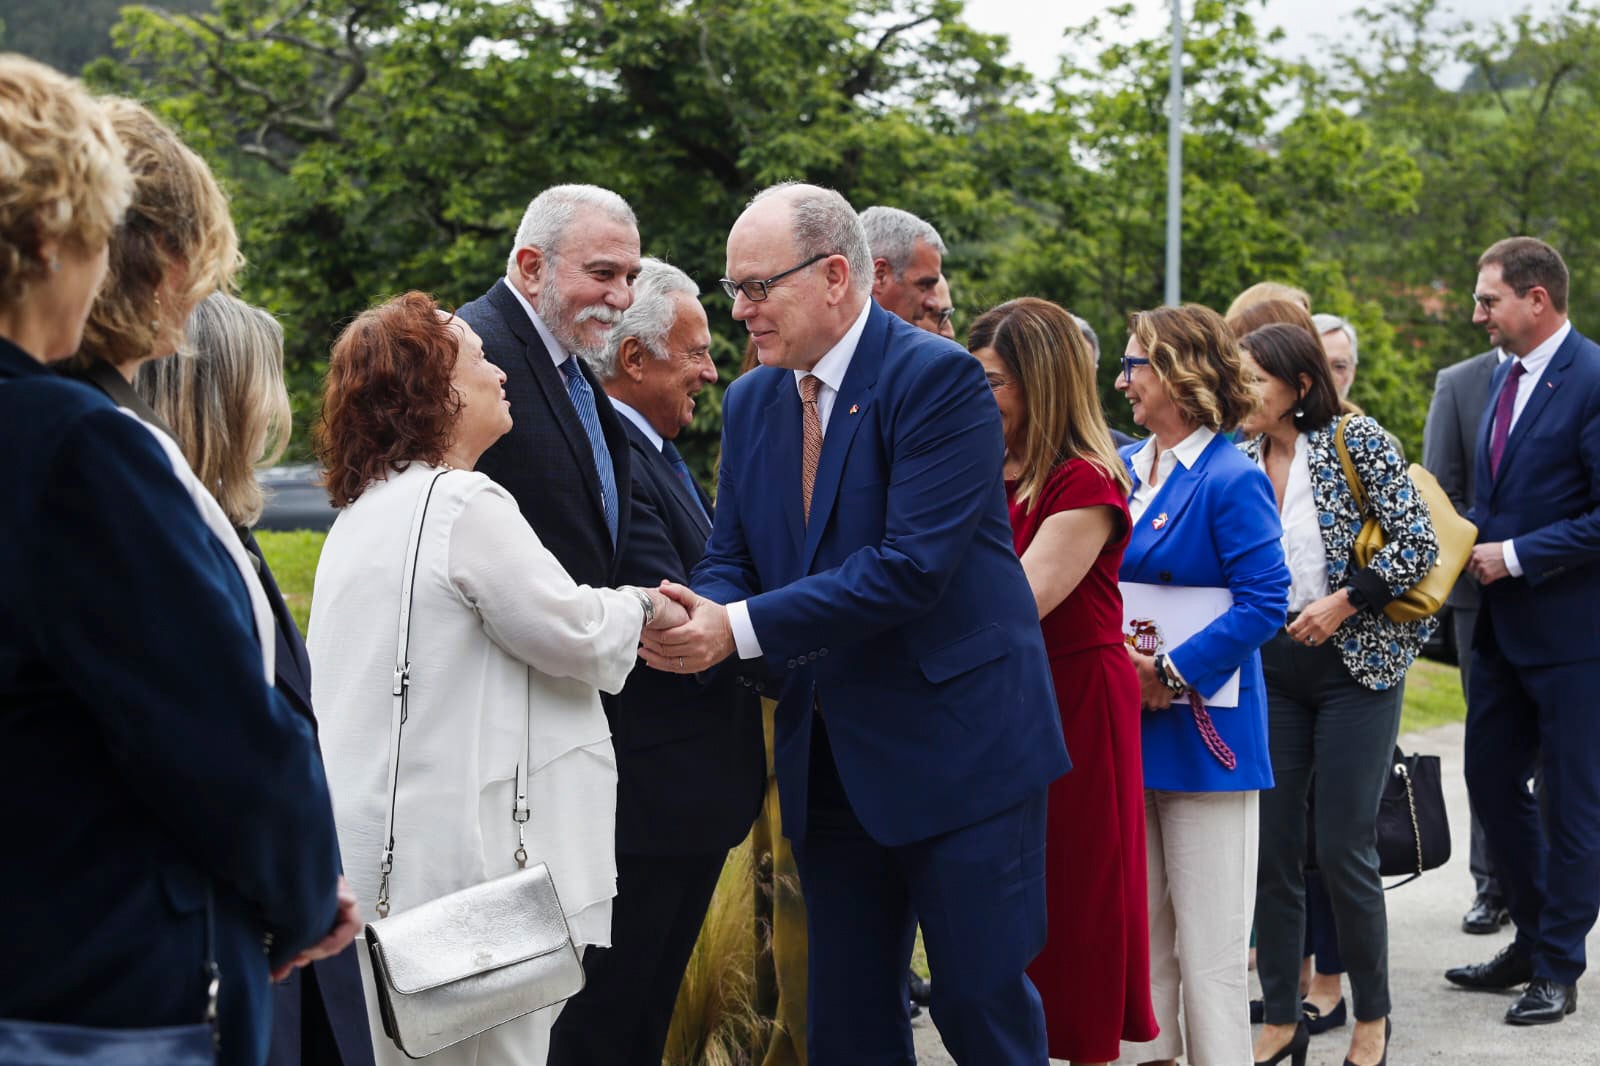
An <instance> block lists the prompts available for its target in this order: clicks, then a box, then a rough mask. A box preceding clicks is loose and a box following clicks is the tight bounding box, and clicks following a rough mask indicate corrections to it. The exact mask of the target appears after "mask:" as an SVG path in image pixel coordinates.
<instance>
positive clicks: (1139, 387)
mask: <svg viewBox="0 0 1600 1066" xmlns="http://www.w3.org/2000/svg"><path fill="white" fill-rule="evenodd" d="M1130 332H1131V336H1130V337H1129V340H1128V349H1127V354H1126V355H1125V356H1124V357H1123V361H1122V365H1123V369H1122V374H1121V375H1120V376H1119V377H1118V379H1117V389H1118V390H1119V391H1121V392H1122V393H1123V394H1124V395H1125V396H1126V397H1127V399H1128V402H1129V403H1130V404H1131V405H1132V408H1133V420H1134V421H1135V422H1136V423H1138V424H1139V425H1141V426H1143V427H1144V428H1145V429H1147V430H1149V432H1150V436H1149V437H1148V438H1147V439H1146V440H1145V441H1143V442H1141V443H1139V444H1136V445H1130V446H1129V447H1127V448H1124V449H1123V451H1122V455H1123V459H1124V461H1125V462H1127V464H1128V469H1129V471H1130V472H1131V473H1132V475H1133V493H1132V494H1131V496H1130V497H1129V501H1128V509H1129V512H1130V514H1131V515H1132V517H1133V534H1132V537H1131V539H1130V541H1129V544H1128V548H1127V551H1126V552H1125V553H1124V555H1123V560H1122V571H1121V575H1120V577H1121V581H1122V583H1123V584H1124V586H1126V585H1129V584H1133V583H1138V584H1145V585H1155V586H1158V587H1159V586H1167V587H1173V588H1178V587H1190V588H1211V589H1227V590H1228V592H1229V593H1231V596H1232V605H1231V606H1230V607H1228V608H1227V609H1226V610H1225V611H1223V612H1222V613H1221V614H1220V615H1219V616H1218V617H1217V618H1216V619H1215V620H1214V621H1212V622H1210V623H1209V624H1207V625H1205V626H1203V627H1202V628H1200V629H1199V630H1198V631H1197V632H1196V633H1194V635H1193V636H1191V637H1189V638H1188V639H1187V640H1184V641H1182V642H1181V643H1178V644H1177V645H1176V646H1175V647H1167V648H1164V649H1162V650H1161V651H1159V652H1157V653H1155V654H1144V653H1143V652H1141V651H1139V650H1137V649H1134V648H1130V650H1129V654H1130V655H1132V657H1133V660H1134V665H1135V667H1136V668H1137V669H1138V672H1139V681H1140V690H1141V695H1142V698H1143V702H1144V705H1145V712H1144V728H1143V738H1142V739H1143V747H1144V783H1145V827H1146V853H1147V857H1148V863H1149V902H1150V978H1151V998H1152V1000H1153V1001H1154V1004H1155V1009H1156V1020H1157V1022H1158V1023H1159V1024H1160V1026H1161V1034H1160V1035H1159V1036H1158V1037H1157V1038H1156V1039H1155V1040H1153V1041H1150V1042H1148V1043H1143V1044H1128V1045H1125V1046H1124V1048H1123V1055H1122V1057H1123V1059H1124V1060H1127V1061H1132V1062H1147V1063H1148V1062H1174V1061H1175V1060H1176V1059H1177V1058H1178V1057H1179V1056H1180V1055H1183V1054H1184V1053H1185V1052H1184V1045H1185V1040H1184V1033H1182V1032H1180V1029H1179V1024H1178V1014H1179V1011H1178V1004H1179V999H1180V996H1181V998H1182V1002H1183V1014H1184V1022H1185V1027H1186V1029H1187V1037H1188V1040H1187V1044H1188V1050H1187V1059H1188V1061H1189V1062H1191V1063H1194V1064H1195V1066H1213V1064H1226V1066H1232V1064H1237V1063H1242V1062H1248V1061H1250V1055H1251V1039H1250V1025H1249V1013H1248V1004H1249V996H1248V991H1247V973H1246V970H1247V958H1248V954H1249V939H1250V921H1251V914H1252V911H1253V909H1254V900H1255V886H1256V860H1257V811H1258V794H1259V792H1260V790H1261V789H1267V788H1271V787H1272V767H1271V763H1270V761H1269V758H1268V754H1267V707H1266V696H1265V692H1264V685H1263V682H1262V677H1261V656H1260V651H1259V649H1260V647H1261V645H1262V644H1264V643H1266V642H1267V640H1268V639H1270V638H1271V637H1272V635H1273V634H1274V633H1275V632H1277V630H1278V629H1279V628H1280V627H1281V626H1282V625H1283V622H1284V617H1285V614H1286V610H1287V603H1288V588H1289V572H1288V570H1287V569H1286V568H1285V566H1284V560H1283V547H1282V545H1281V543H1280V538H1281V536H1282V529H1281V527H1280V526H1279V523H1278V511H1277V506H1276V504H1275V503H1274V500H1273V496H1272V486H1271V484H1270V483H1269V482H1268V481H1267V479H1266V477H1265V475H1263V474H1262V473H1261V471H1260V470H1259V469H1257V468H1256V466H1255V465H1254V464H1253V463H1251V462H1250V461H1249V460H1247V459H1245V458H1244V456H1243V455H1241V454H1240V453H1239V451H1238V449H1236V448H1235V447H1234V446H1233V444H1232V442H1230V441H1229V440H1228V439H1227V438H1226V437H1225V436H1224V434H1226V433H1228V432H1229V431H1230V430H1232V429H1233V428H1234V427H1235V426H1236V425H1237V424H1238V423H1239V420H1240V419H1241V418H1242V417H1243V416H1244V415H1246V414H1247V413H1248V412H1249V411H1250V409H1251V408H1252V407H1253V405H1254V395H1253V392H1252V389H1251V384H1250V381H1249V379H1248V378H1247V377H1246V374H1245V372H1244V369H1243V365H1242V363H1241V361H1240V356H1239V350H1238V345H1237V344H1236V343H1235V341H1234V338H1233V335H1232V334H1231V333H1230V332H1229V330H1228V327H1227V326H1226V325H1225V324H1224V323H1223V321H1222V319H1221V317H1220V316H1218V315H1217V314H1216V313H1215V312H1214V311H1211V310H1210V309H1208V308H1205V307H1200V306H1198V305H1193V304H1189V305H1185V306H1183V307H1163V308H1158V309H1156V310H1154V311H1144V312H1140V313H1138V314H1135V315H1134V316H1133V318H1132V321H1131V323H1130ZM1157 595H1158V596H1159V593H1158V594H1157ZM1157 621H1159V617H1158V619H1157ZM1236 673H1237V674H1238V675H1239V677H1238V699H1237V705H1236V706H1216V707H1207V706H1205V705H1204V703H1203V702H1202V701H1201V699H1200V697H1206V698H1210V697H1214V696H1218V695H1220V694H1221V693H1222V691H1223V690H1224V688H1225V687H1226V686H1227V685H1228V682H1229V680H1230V679H1231V678H1232V677H1233V675H1234V674H1236ZM1194 694H1198V696H1194ZM1220 702H1221V701H1220V700H1219V703H1220Z"/></svg>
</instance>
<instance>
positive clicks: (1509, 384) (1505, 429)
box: [1489, 359, 1526, 477]
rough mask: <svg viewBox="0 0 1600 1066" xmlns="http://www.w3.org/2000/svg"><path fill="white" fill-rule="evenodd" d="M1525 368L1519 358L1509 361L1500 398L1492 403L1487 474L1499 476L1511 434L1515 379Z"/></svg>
mask: <svg viewBox="0 0 1600 1066" xmlns="http://www.w3.org/2000/svg"><path fill="white" fill-rule="evenodd" d="M1525 371H1526V368H1525V367H1524V366H1523V365H1522V360H1521V359H1513V360H1512V361H1511V373H1509V374H1507V375H1506V383H1505V384H1504V385H1502V386H1501V387H1500V398H1499V399H1498V400H1496V401H1495V405H1494V431H1493V433H1491V434H1490V436H1489V476H1490V477H1499V476H1500V457H1501V456H1502V455H1504V454H1505V453H1506V438H1507V437H1509V436H1511V412H1512V411H1514V410H1516V407H1517V380H1518V379H1519V378H1521V377H1522V375H1523V373H1525Z"/></svg>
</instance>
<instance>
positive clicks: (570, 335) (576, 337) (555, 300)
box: [536, 285, 605, 366]
mask: <svg viewBox="0 0 1600 1066" xmlns="http://www.w3.org/2000/svg"><path fill="white" fill-rule="evenodd" d="M536 310H537V311H538V312H539V318H540V320H541V321H543V322H544V327H545V329H548V330H549V331H550V335H551V336H552V337H554V338H555V339H556V343H557V344H559V345H561V347H562V348H564V349H566V352H567V354H568V355H575V356H577V357H578V358H579V359H582V360H583V361H584V362H586V363H588V364H589V365H590V366H593V365H595V363H596V361H597V360H599V359H600V357H601V355H602V354H603V353H604V352H605V342H604V341H601V342H600V343H599V344H590V343H588V342H587V341H585V340H583V338H582V336H581V335H580V333H579V331H578V328H577V327H578V325H579V324H580V323H579V321H578V315H577V314H574V315H573V316H572V320H571V322H570V323H569V321H568V318H567V307H566V304H565V303H564V302H563V301H562V299H561V292H560V290H559V289H558V288H557V287H556V286H555V285H546V286H545V287H544V288H542V289H540V290H539V306H538V307H537V308H536Z"/></svg>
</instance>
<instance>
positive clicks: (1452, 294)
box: [1329, 0, 1600, 387]
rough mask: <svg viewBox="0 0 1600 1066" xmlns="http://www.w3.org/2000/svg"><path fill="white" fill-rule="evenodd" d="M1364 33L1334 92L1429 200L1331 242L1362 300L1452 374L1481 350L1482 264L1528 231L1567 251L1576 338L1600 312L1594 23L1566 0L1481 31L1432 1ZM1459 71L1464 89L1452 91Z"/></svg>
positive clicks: (1413, 1)
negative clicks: (1401, 156)
mask: <svg viewBox="0 0 1600 1066" xmlns="http://www.w3.org/2000/svg"><path fill="white" fill-rule="evenodd" d="M1357 36H1359V38H1360V40H1361V44H1360V47H1359V48H1351V49H1348V50H1346V51H1344V52H1342V53H1341V54H1338V55H1337V57H1336V62H1335V66H1334V68H1333V69H1332V70H1331V71H1330V72H1329V73H1330V78H1331V81H1330V91H1331V92H1336V93H1337V94H1338V96H1339V98H1341V99H1343V100H1346V101H1348V102H1349V103H1350V104H1351V105H1353V106H1354V107H1355V108H1357V109H1358V114H1359V115H1360V116H1361V118H1362V120H1363V121H1364V122H1365V123H1366V124H1367V126H1368V127H1369V128H1370V129H1371V130H1372V133H1373V135H1374V136H1375V137H1377V138H1378V139H1379V140H1380V141H1382V142H1383V143H1386V144H1391V145H1394V146H1396V147H1397V148H1400V149H1403V150H1404V151H1406V152H1407V153H1409V155H1410V156H1411V158H1412V159H1413V161H1414V162H1415V164H1416V166H1417V168H1418V170H1419V171H1420V172H1421V175H1422V189H1421V191H1420V193H1419V194H1418V196H1417V198H1416V210H1415V211H1414V212H1412V213H1410V214H1409V215H1407V216H1403V217H1401V218H1399V219H1397V220H1394V221H1393V222H1382V223H1379V222H1376V220H1373V219H1362V218H1357V219H1354V220H1352V224H1351V225H1349V226H1348V227H1346V228H1344V229H1343V230H1342V231H1341V232H1340V233H1339V234H1338V239H1337V241H1336V242H1335V243H1334V244H1333V245H1332V246H1331V247H1330V248H1329V253H1330V254H1331V255H1333V256H1335V257H1337V258H1339V259H1340V260H1342V261H1343V262H1345V263H1346V264H1347V268H1348V270H1349V275H1350V277H1351V281H1352V285H1353V287H1354V288H1355V290H1356V291H1357V292H1358V293H1360V294H1361V296H1363V297H1365V298H1367V299H1372V300H1376V301H1378V302H1379V303H1380V304H1381V305H1382V307H1383V311H1384V317H1385V319H1386V320H1387V321H1388V322H1389V323H1390V324H1391V325H1392V326H1393V327H1394V328H1395V329H1397V330H1398V331H1399V332H1400V333H1401V335H1402V336H1403V337H1405V338H1406V340H1407V342H1408V343H1409V344H1411V345H1412V346H1414V348H1415V349H1416V350H1417V351H1418V352H1419V354H1420V355H1421V356H1422V358H1423V359H1424V361H1425V363H1426V365H1427V367H1429V368H1433V367H1442V366H1447V365H1449V364H1451V363H1454V362H1457V361H1459V360H1461V359H1465V358H1467V357H1468V356H1471V355H1473V354H1475V353H1477V352H1480V351H1482V350H1483V349H1484V348H1485V347H1486V346H1487V342H1486V341H1485V340H1484V337H1483V334H1482V332H1481V331H1480V330H1478V329H1476V328H1474V327H1473V326H1472V325H1471V322H1470V319H1471V293H1472V287H1473V284H1474V281H1475V279H1476V277H1477V267H1476V260H1477V257H1478V254H1479V253H1480V252H1482V251H1483V249H1485V248H1487V247H1488V246H1489V245H1490V244H1492V243H1494V242H1495V241H1497V240H1499V239H1500V238H1502V237H1508V236H1512V235H1516V234H1526V235H1529V236H1535V237H1541V238H1543V239H1545V240H1547V241H1549V242H1551V243H1552V244H1554V245H1555V246H1556V247H1557V248H1560V249H1562V250H1563V252H1564V253H1565V256H1566V258H1567V261H1568V265H1569V266H1570V268H1571V270H1572V282H1573V284H1572V296H1571V305H1572V309H1573V312H1574V314H1575V316H1576V317H1577V319H1578V323H1579V326H1580V327H1582V326H1583V320H1584V316H1585V314H1586V313H1587V310H1588V309H1589V308H1591V307H1594V306H1595V305H1596V302H1597V300H1600V262H1596V259H1595V257H1594V256H1593V255H1590V254H1587V252H1588V250H1589V249H1591V248H1593V247H1595V245H1596V241H1597V240H1600V203H1597V201H1596V199H1595V197H1594V195H1593V191H1594V189H1595V188H1596V187H1597V183H1600V58H1597V57H1600V13H1597V11H1596V9H1594V8H1593V7H1592V6H1585V5H1581V4H1578V3H1573V4H1572V5H1571V6H1570V7H1569V8H1567V9H1565V10H1563V11H1559V12H1557V13H1556V14H1554V15H1552V16H1550V17H1548V18H1545V19H1534V18H1532V17H1531V16H1529V15H1526V14H1523V15H1518V16H1515V17H1513V18H1511V19H1509V20H1508V21H1507V22H1505V23H1503V24H1500V25H1489V26H1485V25H1473V24H1470V23H1460V22H1453V21H1450V20H1449V18H1448V17H1447V16H1446V15H1445V14H1444V13H1443V11H1442V9H1441V7H1440V5H1439V4H1438V2H1437V0H1397V2H1396V3H1395V4H1394V5H1393V6H1391V7H1389V8H1385V9H1378V10H1371V11H1367V12H1364V13H1363V14H1362V16H1361V27H1360V30H1359V33H1358V34H1357ZM1463 67H1464V68H1465V69H1466V75H1465V79H1464V80H1462V81H1461V83H1460V88H1459V89H1452V88H1449V87H1447V85H1446V82H1447V80H1449V79H1450V76H1451V75H1452V73H1454V77H1455V78H1456V79H1460V77H1461V75H1460V73H1459V71H1460V70H1461V69H1462V68H1463ZM1591 328H1593V327H1591ZM1362 372H1363V373H1365V359H1364V358H1363V363H1362ZM1359 385H1360V382H1359V380H1358V387H1359Z"/></svg>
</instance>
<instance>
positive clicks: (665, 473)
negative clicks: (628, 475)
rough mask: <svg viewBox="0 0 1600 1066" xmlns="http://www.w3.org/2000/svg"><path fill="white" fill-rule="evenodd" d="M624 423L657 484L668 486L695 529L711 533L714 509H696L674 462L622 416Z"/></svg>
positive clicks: (676, 502)
mask: <svg viewBox="0 0 1600 1066" xmlns="http://www.w3.org/2000/svg"><path fill="white" fill-rule="evenodd" d="M618 417H619V420H620V421H621V422H622V429H623V431H624V432H625V433H627V435H628V439H629V440H631V441H632V442H633V448H634V451H635V452H637V453H638V454H639V455H641V456H643V458H644V462H645V463H646V464H648V465H649V467H650V469H651V470H653V471H655V477H656V481H657V482H659V483H660V484H661V485H663V486H664V487H665V492H666V494H667V496H668V498H669V499H671V501H672V506H674V507H676V508H677V509H678V511H679V513H680V515H681V516H682V520H683V521H685V522H687V523H688V524H689V526H690V528H691V529H695V530H698V531H699V532H700V533H701V534H702V535H709V534H710V533H711V525H710V523H708V522H707V521H706V515H709V514H710V513H711V506H710V504H709V503H707V504H706V507H705V510H704V511H702V510H701V509H700V508H699V507H697V506H695V501H693V500H691V499H689V486H687V485H685V484H684V483H683V479H681V478H680V477H678V472H677V471H676V470H674V469H673V468H672V463H671V462H669V461H668V460H667V457H666V454H665V453H664V452H662V451H661V450H660V449H659V448H657V447H656V445H655V442H654V441H652V440H651V439H650V438H649V437H646V436H645V435H644V431H643V430H641V429H640V428H639V427H638V426H636V425H634V424H633V421H632V420H631V419H627V418H622V417H621V416H618Z"/></svg>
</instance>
